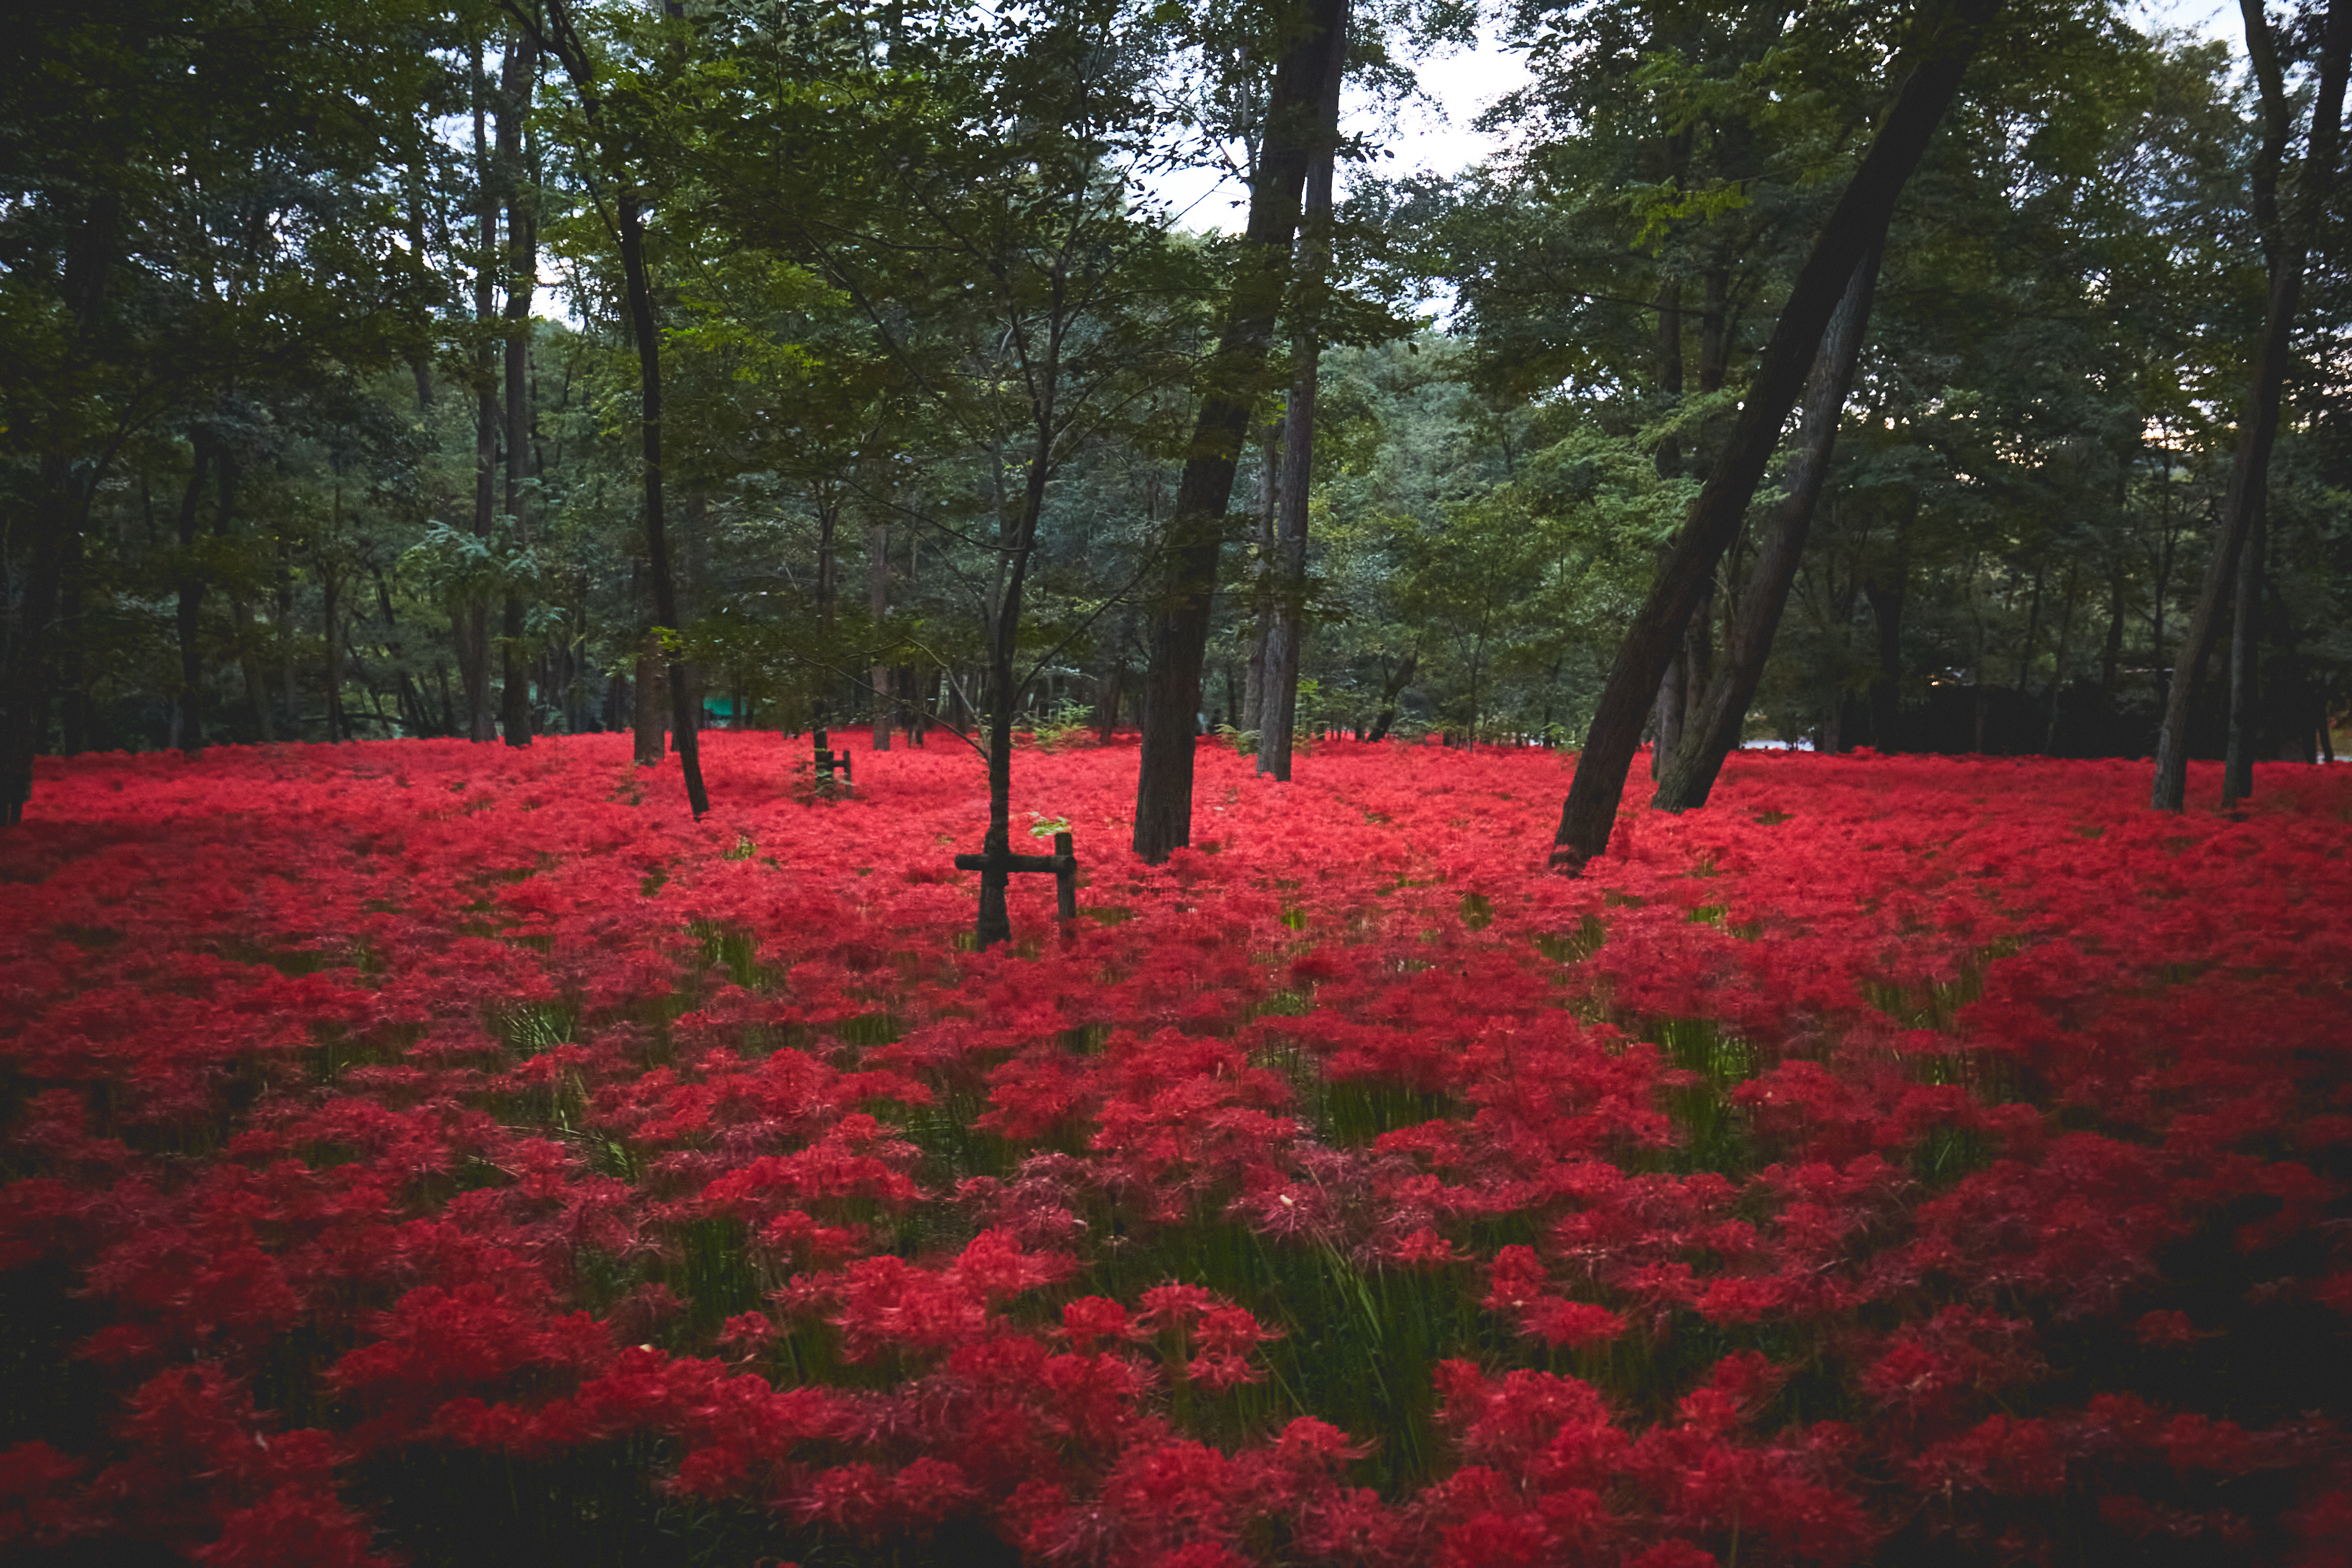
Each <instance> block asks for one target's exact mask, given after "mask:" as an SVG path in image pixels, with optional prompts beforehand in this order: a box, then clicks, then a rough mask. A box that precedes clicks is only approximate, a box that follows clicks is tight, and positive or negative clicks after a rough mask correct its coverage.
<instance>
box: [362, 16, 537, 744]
mask: <svg viewBox="0 0 2352 1568" xmlns="http://www.w3.org/2000/svg"><path fill="white" fill-rule="evenodd" d="M472 81H473V98H474V104H473V108H474V183H475V204H474V321H475V325H476V328H477V329H478V332H479V334H480V335H479V337H478V339H477V340H476V342H475V345H474V537H475V538H478V539H487V538H489V537H490V530H491V528H492V525H493V524H494V522H495V520H496V518H497V516H498V458H499V379H498V370H499V365H498V358H499V354H498V347H497V344H496V343H495V341H494V340H492V338H491V336H490V330H491V327H490V324H491V322H492V321H494V320H495V319H497V314H498V309H497V307H498V244H499V180H498V169H497V164H496V161H495V159H494V156H493V153H492V144H491V141H490V128H489V98H490V83H489V76H488V72H487V71H485V70H484V69H483V66H482V46H481V44H480V43H479V42H478V41H477V42H476V43H475V45H474V50H473V74H472ZM458 618H459V624H458V629H457V638H458V643H457V667H458V669H459V671H460V672H461V673H462V674H464V676H465V682H466V738H467V739H468V740H472V741H478V742H488V741H493V740H496V739H498V737H499V720H498V712H497V710H496V708H494V707H493V706H491V702H490V607H489V606H488V604H486V603H484V602H482V601H479V600H472V601H468V602H467V604H466V605H465V606H464V607H463V608H462V609H461V610H460V611H459V612H458ZM327 738H328V739H330V740H333V739H335V738H337V737H336V736H335V735H334V733H333V731H332V729H330V730H329V732H328V736H327Z"/></svg>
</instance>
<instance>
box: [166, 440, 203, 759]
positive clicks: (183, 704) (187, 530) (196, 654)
mask: <svg viewBox="0 0 2352 1568" xmlns="http://www.w3.org/2000/svg"><path fill="white" fill-rule="evenodd" d="M211 467H212V443H211V442H210V441H209V440H207V439H205V437H204V436H202V435H198V436H197V437H196V439H195V466H194V469H193V470H192V471H191V472H190V473H189V475H188V487H187V489H186V490H185V491H184V493H183V494H182V495H181V497H180V603H179V613H178V615H177V617H176V619H175V624H176V629H177V631H178V632H179V638H180V705H179V707H178V709H177V710H176V711H175V713H174V714H173V719H172V744H173V746H175V747H179V749H180V750H181V751H182V752H183V753H184V754H185V755H187V756H189V757H194V756H195V755H197V754H198V753H199V752H201V751H203V750H204V748H205V707H204V690H205V688H204V673H205V671H204V654H203V651H202V650H201V649H200V648H199V647H198V646H197V642H196V635H197V632H198V630H199V617H200V616H201V614H202V612H203V610H204V603H205V581H204V579H203V578H202V577H200V576H199V575H197V572H196V558H195V550H196V508H197V507H198V506H200V505H201V504H202V503H203V500H204V493H205V478H206V477H207V476H208V475H209V473H210V471H211Z"/></svg>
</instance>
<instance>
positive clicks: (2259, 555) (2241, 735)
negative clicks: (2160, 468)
mask: <svg viewBox="0 0 2352 1568" xmlns="http://www.w3.org/2000/svg"><path fill="white" fill-rule="evenodd" d="M2269 516H2270V514H2269V508H2267V507H2265V508H2263V511H2262V512H2261V513H2259V514H2257V515H2256V516H2255V517H2254V521H2253V527H2252V530H2251V531H2250V532H2249V533H2248V535H2247V537H2246V548H2245V549H2244V550H2243V552H2242V553H2241V555H2240V557H2239V559H2238V584H2237V588H2238V591H2237V603H2236V604H2235V606H2234V607H2233V609H2234V611H2235V613H2234V614H2233V615H2232V616H2231V622H2230V737H2229V741H2228V747H2227V751H2226V753H2225V755H2224V758H2223V760H2222V763H2221V805H2222V808H2223V810H2227V809H2229V808H2230V807H2231V806H2234V805H2236V804H2237V803H2238V802H2239V801H2241V800H2250V799H2252V796H2253V793H2254V748H2255V747H2257V746H2259V745H2261V744H2262V733H2261V732H2262V716H2261V714H2260V712H2259V711H2258V710H2257V708H2256V706H2255V704H2256V702H2257V701H2258V700H2259V698H2260V695H2261V685H2262V682H2261V672H2260V671H2259V669H2258V668H2257V665H2258V664H2260V663H2261V660H2262V653H2263V642H2262V608H2263V544H2264V539H2265V536H2266V534H2267V532H2268V523H2269Z"/></svg>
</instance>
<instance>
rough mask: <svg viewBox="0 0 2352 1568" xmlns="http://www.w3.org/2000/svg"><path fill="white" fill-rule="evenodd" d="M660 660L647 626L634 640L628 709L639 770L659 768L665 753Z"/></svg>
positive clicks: (657, 645)
mask: <svg viewBox="0 0 2352 1568" xmlns="http://www.w3.org/2000/svg"><path fill="white" fill-rule="evenodd" d="M662 671H663V661H662V652H661V638H660V635H659V634H658V633H656V632H655V631H654V629H653V628H652V627H650V626H648V627H646V630H645V631H644V632H643V633H641V634H640V636H639V638H638V641H637V670H636V680H635V685H634V687H633V689H634V692H635V698H636V700H635V705H634V706H632V707H631V709H630V728H631V729H632V730H633V731H634V732H635V737H636V744H635V756H636V763H637V766H638V767H640V768H658V767H660V766H661V759H662V758H663V757H664V756H666V755H667V752H668V749H669V748H668V747H667V745H665V744H664V742H663V738H662V737H663V734H664V732H665V731H666V730H667V728H668V726H667V725H666V724H665V723H663V721H662V710H663V708H664V706H666V705H665V704H664V703H663V701H662V699H663V697H664V695H666V693H665V689H664V687H663V685H662V682H663V679H664V676H663V673H662Z"/></svg>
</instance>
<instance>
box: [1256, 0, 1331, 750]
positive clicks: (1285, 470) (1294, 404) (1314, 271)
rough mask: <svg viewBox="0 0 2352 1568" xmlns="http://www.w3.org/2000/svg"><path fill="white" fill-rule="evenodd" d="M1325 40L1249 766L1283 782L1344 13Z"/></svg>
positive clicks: (1303, 622)
mask: <svg viewBox="0 0 2352 1568" xmlns="http://www.w3.org/2000/svg"><path fill="white" fill-rule="evenodd" d="M1327 42H1328V47H1329V49H1330V58H1329V60H1328V63H1327V64H1326V65H1325V67H1324V73H1323V98H1322V101H1321V102H1320V103H1319V104H1318V106H1317V109H1316V114H1317V120H1316V126H1315V136H1316V140H1317V145H1316V147H1315V151H1314V155H1313V157H1312V158H1311V159H1310V161H1309V162H1308V163H1307V183H1306V193H1305V206H1304V210H1303V211H1302V212H1301V214H1300V217H1299V229H1298V255H1297V288H1296V289H1295V290H1294V293H1293V298H1294V301H1295V303H1294V304H1293V306H1292V308H1291V315H1292V318H1293V326H1292V331H1291V378H1290V403H1289V406H1288V408H1286V410H1285V411H1284V413H1283V447H1282V491H1281V497H1280V504H1279V509H1278V513H1277V524H1276V532H1275V557H1274V584H1273V587H1274V592H1273V594H1272V595H1271V596H1270V598H1271V602H1270V604H1269V605H1268V608H1269V610H1270V611H1271V612H1272V614H1271V616H1270V618H1269V620H1268V622H1267V623H1266V639H1265V676H1264V682H1263V685H1262V687H1261V700H1260V703H1259V712H1258V721H1257V730H1258V740H1257V770H1258V772H1259V773H1261V774H1264V775H1267V776H1269V777H1272V778H1274V779H1278V780H1280V781H1282V782H1284V783H1287V782H1289V779H1290V758H1291V752H1292V749H1293V745H1294V742H1295V740H1296V738H1297V733H1298V670H1299V655H1300V641H1301V639H1302V638H1303V637H1304V636H1305V634H1306V631H1307V608H1306V604H1307V498H1308V495H1309V491H1310V488H1311V482H1312V480H1313V478H1314V471H1315V396H1316V390H1317V384H1318V363H1319V361H1320V357H1321V355H1322V351H1323V338H1322V331H1323V328H1322V315H1323V296H1324V293H1325V290H1326V289H1327V288H1328V282H1329V274H1330V271H1331V184H1332V175H1333V169H1334V165H1335V164H1336V163H1337V162H1339V82H1340V78H1341V77H1342V76H1343V75H1344V74H1345V72H1346V68H1347V57H1348V13H1347V8H1346V6H1345V5H1342V6H1341V8H1340V11H1339V19H1338V21H1337V22H1336V23H1335V24H1334V25H1333V26H1332V29H1331V31H1330V33H1329V35H1328V39H1327Z"/></svg>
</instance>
